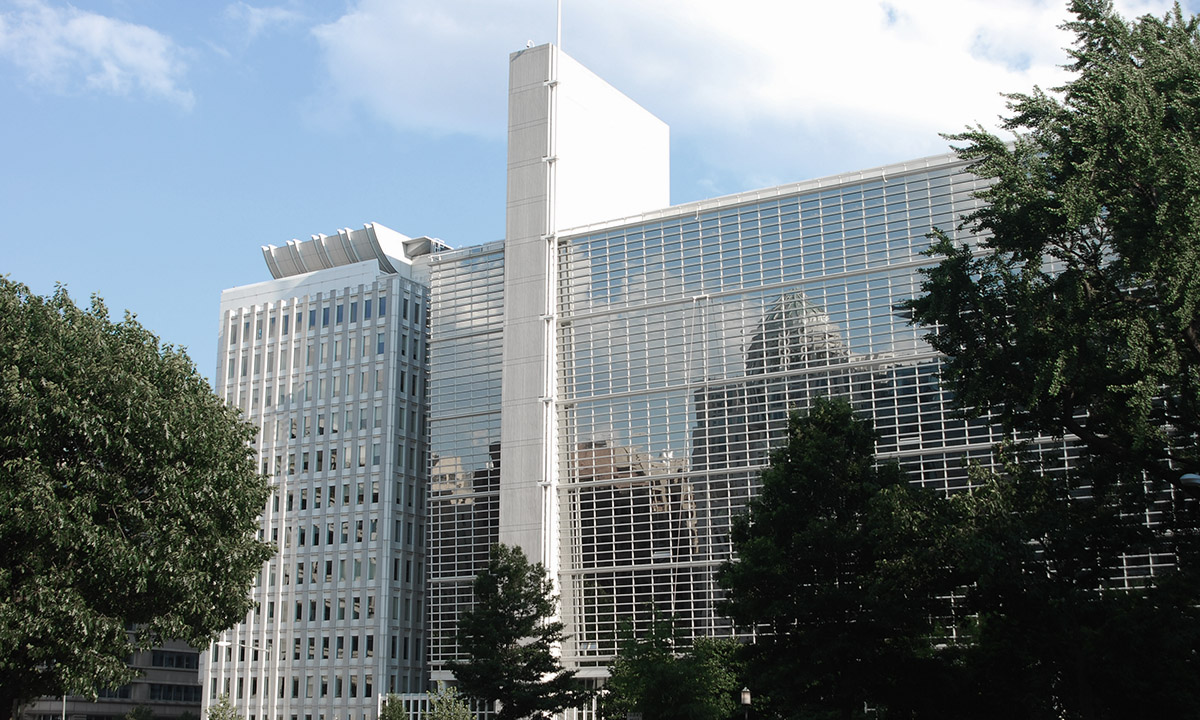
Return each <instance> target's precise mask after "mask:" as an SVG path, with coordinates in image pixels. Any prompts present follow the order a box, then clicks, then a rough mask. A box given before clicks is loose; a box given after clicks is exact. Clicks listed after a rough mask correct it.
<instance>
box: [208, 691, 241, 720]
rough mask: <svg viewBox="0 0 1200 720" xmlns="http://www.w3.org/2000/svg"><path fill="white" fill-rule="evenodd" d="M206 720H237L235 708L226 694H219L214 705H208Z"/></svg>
mask: <svg viewBox="0 0 1200 720" xmlns="http://www.w3.org/2000/svg"><path fill="white" fill-rule="evenodd" d="M207 718H208V720H239V718H238V713H237V708H235V707H234V706H233V703H231V702H229V696H228V695H221V697H219V698H217V703H216V704H215V705H210V706H209V707H208V715H207Z"/></svg>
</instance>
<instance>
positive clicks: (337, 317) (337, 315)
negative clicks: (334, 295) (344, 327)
mask: <svg viewBox="0 0 1200 720" xmlns="http://www.w3.org/2000/svg"><path fill="white" fill-rule="evenodd" d="M334 322H335V323H337V324H339V325H341V324H342V305H341V303H339V304H338V306H337V312H336V313H334Z"/></svg>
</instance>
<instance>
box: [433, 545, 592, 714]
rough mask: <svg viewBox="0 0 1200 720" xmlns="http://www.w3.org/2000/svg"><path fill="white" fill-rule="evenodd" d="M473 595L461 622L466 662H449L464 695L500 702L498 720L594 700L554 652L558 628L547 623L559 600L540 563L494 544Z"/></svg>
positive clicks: (557, 624) (560, 627) (558, 640)
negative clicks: (472, 601)
mask: <svg viewBox="0 0 1200 720" xmlns="http://www.w3.org/2000/svg"><path fill="white" fill-rule="evenodd" d="M474 594H475V604H474V606H473V607H472V608H471V609H470V610H468V611H466V612H464V613H463V614H462V615H461V616H460V617H459V620H458V645H459V649H460V650H461V651H462V652H463V653H464V654H465V655H466V656H467V659H466V660H465V661H461V662H450V663H447V667H448V668H449V669H450V671H451V672H453V673H454V677H455V679H456V680H457V681H458V685H459V687H461V688H462V691H463V693H465V694H466V695H468V696H470V697H473V698H476V699H479V700H484V701H499V702H500V703H501V707H500V710H499V712H498V713H497V715H496V717H497V720H521V719H522V718H531V717H533V718H549V717H550V716H551V715H553V714H554V713H556V712H559V711H561V710H563V709H565V708H569V707H578V706H579V705H581V704H582V703H584V702H585V701H587V700H588V699H589V698H590V697H591V692H590V691H588V690H586V689H585V688H584V687H583V685H582V683H581V682H580V681H579V680H577V679H576V678H575V673H574V671H571V670H566V669H564V668H563V667H562V664H561V663H560V662H559V659H558V657H557V656H556V654H555V648H556V646H557V645H559V644H560V643H561V642H562V640H563V632H562V631H563V624H562V623H561V622H559V621H557V620H554V619H552V618H553V617H554V616H555V614H556V609H557V603H558V597H557V596H556V595H555V594H554V584H553V582H552V581H551V579H550V576H549V574H548V573H547V572H546V569H545V568H544V567H543V566H542V565H541V563H537V564H532V563H530V562H529V560H527V559H526V558H525V554H524V553H523V552H522V551H521V549H520V548H518V547H509V546H507V545H503V544H497V545H494V546H492V550H491V557H490V559H489V561H488V566H487V568H485V569H484V570H483V572H481V573H479V575H478V576H477V577H476V578H475V584H474Z"/></svg>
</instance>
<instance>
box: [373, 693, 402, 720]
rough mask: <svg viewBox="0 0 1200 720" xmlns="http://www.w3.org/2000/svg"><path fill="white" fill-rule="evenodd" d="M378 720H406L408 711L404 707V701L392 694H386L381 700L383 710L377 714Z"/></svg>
mask: <svg viewBox="0 0 1200 720" xmlns="http://www.w3.org/2000/svg"><path fill="white" fill-rule="evenodd" d="M379 720H408V710H406V709H405V707H404V699H403V698H402V697H400V696H399V695H396V694H394V693H388V694H387V696H386V697H384V698H383V708H382V709H381V710H380V712H379Z"/></svg>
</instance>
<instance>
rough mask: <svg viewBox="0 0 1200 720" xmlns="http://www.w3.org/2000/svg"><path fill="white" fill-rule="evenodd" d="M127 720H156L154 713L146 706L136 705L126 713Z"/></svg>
mask: <svg viewBox="0 0 1200 720" xmlns="http://www.w3.org/2000/svg"><path fill="white" fill-rule="evenodd" d="M125 720H154V711H153V710H151V709H150V708H149V707H148V706H146V705H134V706H133V709H132V710H130V711H129V712H127V713H125Z"/></svg>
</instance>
